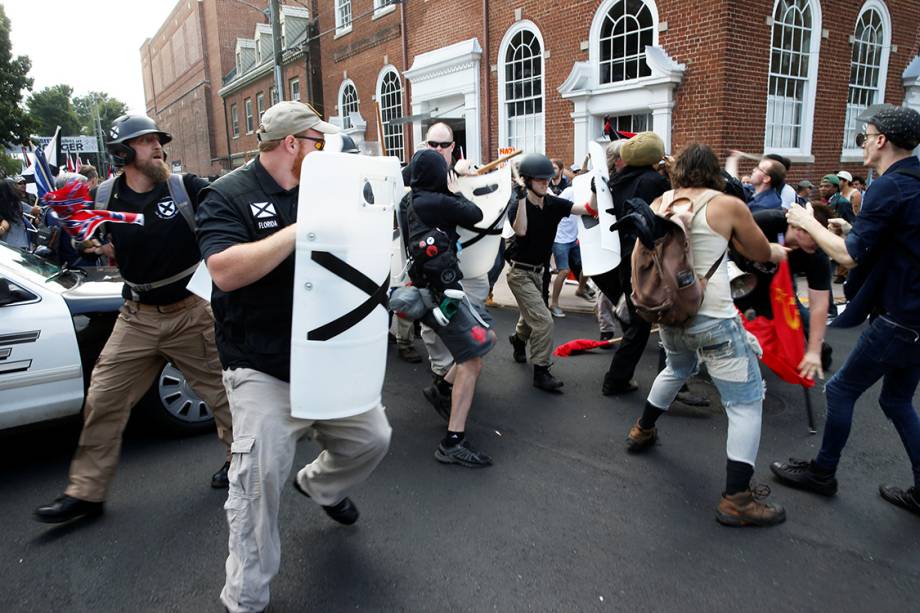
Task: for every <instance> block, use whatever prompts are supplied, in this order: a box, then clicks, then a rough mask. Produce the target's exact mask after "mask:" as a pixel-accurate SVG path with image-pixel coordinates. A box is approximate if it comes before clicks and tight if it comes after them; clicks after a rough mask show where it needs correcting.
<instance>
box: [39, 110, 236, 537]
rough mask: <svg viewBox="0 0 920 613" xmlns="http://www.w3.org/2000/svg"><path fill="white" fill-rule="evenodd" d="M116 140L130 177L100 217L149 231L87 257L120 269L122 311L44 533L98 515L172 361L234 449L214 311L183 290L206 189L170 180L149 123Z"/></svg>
mask: <svg viewBox="0 0 920 613" xmlns="http://www.w3.org/2000/svg"><path fill="white" fill-rule="evenodd" d="M111 136H112V140H111V141H109V142H108V143H107V146H108V149H109V152H110V153H111V154H112V156H113V157H114V158H115V161H116V163H118V164H119V165H121V166H123V168H124V172H123V173H121V174H120V175H119V176H118V177H117V178H114V179H109V180H108V181H105V182H104V183H102V184H101V185H100V186H99V187H98V188H97V190H96V192H95V196H94V198H95V207H96V208H97V209H109V210H112V211H121V212H127V213H142V214H143V215H144V225H135V224H110V225H109V226H108V227H107V230H106V231H107V233H108V237H109V238H110V239H111V242H109V243H107V244H105V245H97V246H94V247H91V248H90V250H91V251H92V252H94V253H96V254H104V255H106V256H108V257H113V258H116V259H117V262H118V269H119V271H120V272H121V276H122V277H123V278H124V280H125V286H124V289H123V292H122V293H123V296H124V298H125V303H124V305H123V306H122V307H121V310H120V311H119V314H118V319H117V320H116V322H115V327H114V329H113V330H112V333H111V335H110V336H109V339H108V341H107V342H106V345H105V348H104V349H103V350H102V353H101V354H100V356H99V359H98V360H97V361H96V366H95V368H94V369H93V373H92V377H91V379H90V384H89V391H88V392H87V394H86V404H85V406H84V409H83V416H84V421H83V431H82V433H81V434H80V442H79V445H78V446H77V450H76V453H75V454H74V458H73V461H72V462H71V464H70V479H69V484H68V486H67V489H66V490H65V491H64V494H63V495H62V496H61V497H59V498H58V499H57V500H55V501H54V502H52V503H50V504H48V505H45V506H42V507H39V508H38V509H36V510H35V518H36V519H37V520H38V521H42V522H47V523H57V522H63V521H68V520H70V519H74V518H77V517H81V516H92V515H99V514H101V513H102V511H103V502H104V500H105V498H106V494H107V493H108V487H109V484H110V482H111V480H112V478H113V477H114V475H115V468H116V465H117V464H118V454H119V451H120V450H121V436H122V432H123V430H124V428H125V424H126V423H127V421H128V417H129V415H130V412H131V408H132V407H133V406H134V405H135V404H136V403H137V402H138V400H140V398H141V396H143V395H144V393H145V392H146V391H147V389H148V388H149V387H150V385H151V383H153V381H154V380H155V379H156V376H157V374H158V373H159V372H160V370H161V369H162V368H163V365H164V363H165V362H166V361H167V360H169V361H171V362H172V363H173V364H175V365H176V366H177V367H178V368H179V369H180V370H181V371H182V373H183V374H184V375H185V377H186V379H187V380H188V382H189V383H190V384H191V387H192V389H193V390H194V391H195V392H196V393H197V394H198V395H199V396H200V397H201V398H202V399H203V400H204V401H205V402H207V404H208V406H209V407H210V408H211V410H212V411H213V413H214V418H215V421H216V422H217V434H218V436H219V437H220V439H221V441H222V442H223V443H224V444H225V445H226V447H227V456H226V457H229V455H230V453H229V449H230V445H231V443H232V430H231V422H230V409H229V405H228V404H227V395H226V393H225V391H224V387H223V383H222V381H221V370H220V361H219V358H218V355H217V347H216V345H215V340H214V318H213V316H212V314H211V308H210V306H209V305H208V303H207V302H206V301H204V300H203V299H201V298H199V297H198V296H196V295H194V294H192V293H190V292H189V290H188V289H186V285H187V284H188V282H189V279H190V278H191V276H192V274H193V273H194V271H195V269H196V268H197V267H198V263H199V262H200V260H201V254H200V252H199V250H198V243H197V241H196V239H195V219H194V210H195V209H196V208H197V207H198V192H199V191H200V190H201V189H202V188H203V187H205V186H206V185H207V182H206V181H204V180H202V179H199V178H198V177H196V176H194V175H184V176H181V175H171V174H170V172H169V168H168V167H167V166H166V163H165V162H164V161H163V158H164V152H163V145H165V144H166V143H168V142H169V141H171V140H172V136H170V135H169V134H167V133H166V132H164V131H162V130H160V129H159V128H158V127H157V125H156V124H155V123H154V122H153V120H151V119H150V118H148V117H145V116H143V115H123V116H121V117H119V118H118V119H116V120H115V121H114V123H113V124H112V132H111ZM228 468H229V462H225V463H224V464H223V466H222V467H221V468H220V469H219V470H218V471H217V472H216V473H215V474H214V475H213V476H212V477H211V486H212V487H215V488H226V487H227V486H228V478H227V470H228Z"/></svg>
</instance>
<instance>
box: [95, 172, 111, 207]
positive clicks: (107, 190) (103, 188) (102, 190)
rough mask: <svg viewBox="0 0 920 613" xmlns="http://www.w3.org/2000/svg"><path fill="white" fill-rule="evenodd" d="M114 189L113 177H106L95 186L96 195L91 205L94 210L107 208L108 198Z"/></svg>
mask: <svg viewBox="0 0 920 613" xmlns="http://www.w3.org/2000/svg"><path fill="white" fill-rule="evenodd" d="M114 190H115V177H112V178H111V179H106V180H105V181H103V182H102V183H100V184H99V186H98V187H97V188H96V197H95V198H94V199H93V206H94V207H95V208H96V210H99V211H104V210H106V209H108V208H109V200H111V199H112V192H113V191H114Z"/></svg>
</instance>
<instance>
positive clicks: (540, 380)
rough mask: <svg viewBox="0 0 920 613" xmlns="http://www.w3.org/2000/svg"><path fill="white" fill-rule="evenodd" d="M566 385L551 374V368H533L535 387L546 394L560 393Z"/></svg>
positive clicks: (536, 366)
mask: <svg viewBox="0 0 920 613" xmlns="http://www.w3.org/2000/svg"><path fill="white" fill-rule="evenodd" d="M563 385H565V384H564V383H563V382H562V381H560V380H559V379H557V378H556V377H554V376H553V375H551V374H550V372H549V366H538V365H536V364H534V367H533V386H534V387H536V388H539V389H541V390H543V391H544V392H558V391H559V388H560V387H562V386H563Z"/></svg>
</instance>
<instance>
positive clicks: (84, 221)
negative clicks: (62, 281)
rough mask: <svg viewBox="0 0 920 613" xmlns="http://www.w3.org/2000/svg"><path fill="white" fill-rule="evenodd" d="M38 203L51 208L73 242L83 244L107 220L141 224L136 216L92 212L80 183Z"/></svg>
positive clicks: (68, 185) (68, 184)
mask: <svg viewBox="0 0 920 613" xmlns="http://www.w3.org/2000/svg"><path fill="white" fill-rule="evenodd" d="M42 204H43V205H45V206H48V207H50V208H51V210H52V211H53V212H54V214H55V215H56V216H57V217H58V218H59V219H60V220H61V225H62V226H63V227H64V230H65V231H66V232H67V233H68V234H70V235H71V236H72V237H73V238H74V239H75V240H77V241H80V242H82V241H85V240H87V239H88V238H89V237H91V236H92V235H93V232H95V231H96V228H98V227H99V226H100V225H102V224H104V223H105V222H107V221H110V222H114V223H133V224H138V225H141V226H142V225H144V216H143V215H142V214H140V213H119V212H117V211H96V210H93V208H92V204H93V199H92V198H90V195H89V187H87V185H86V183H83V182H82V181H70V182H68V183H67V184H66V185H65V186H64V187H62V188H61V189H58V190H55V191H53V192H48V193H47V194H45V195H44V196H42Z"/></svg>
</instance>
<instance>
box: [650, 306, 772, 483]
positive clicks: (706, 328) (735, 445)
mask: <svg viewBox="0 0 920 613" xmlns="http://www.w3.org/2000/svg"><path fill="white" fill-rule="evenodd" d="M661 343H662V345H664V349H665V352H666V354H667V358H666V360H667V362H666V366H665V368H664V370H662V371H661V372H660V373H658V376H657V377H655V382H654V383H652V389H651V390H650V391H649V394H648V402H649V404H651V405H652V406H654V407H657V408H659V409H662V410H667V409H668V408H669V407H670V406H671V403H672V402H674V398H675V397H676V396H677V392H678V391H680V388H681V387H682V386H683V384H684V383H686V381H687V379H689V378H690V377H691V376H693V375H695V374H696V372H697V370H698V369H699V364H700V362H703V363H704V364H706V369H707V370H708V371H709V375H710V377H712V382H713V383H714V384H715V386H716V388H717V389H718V390H719V397H720V398H721V400H722V406H724V407H725V412H726V414H727V415H728V436H727V439H726V442H725V451H726V455H727V456H728V458H729V459H730V460H734V461H736V462H745V463H747V464H750V465H751V466H754V463H755V461H756V459H757V450H758V448H759V446H760V427H761V417H762V408H763V394H764V386H763V379H762V378H761V376H760V366H759V364H758V362H757V355H756V354H755V352H754V349H753V347H752V341H751V338H750V337H749V336H748V334H747V333H746V332H745V330H744V328H743V327H742V325H741V322H740V321H739V320H738V318H737V317H735V318H731V319H716V318H713V317H706V316H704V315H698V316H697V317H696V318H694V319H693V321H691V322H690V323H689V324H687V325H686V326H684V327H670V326H661Z"/></svg>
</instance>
